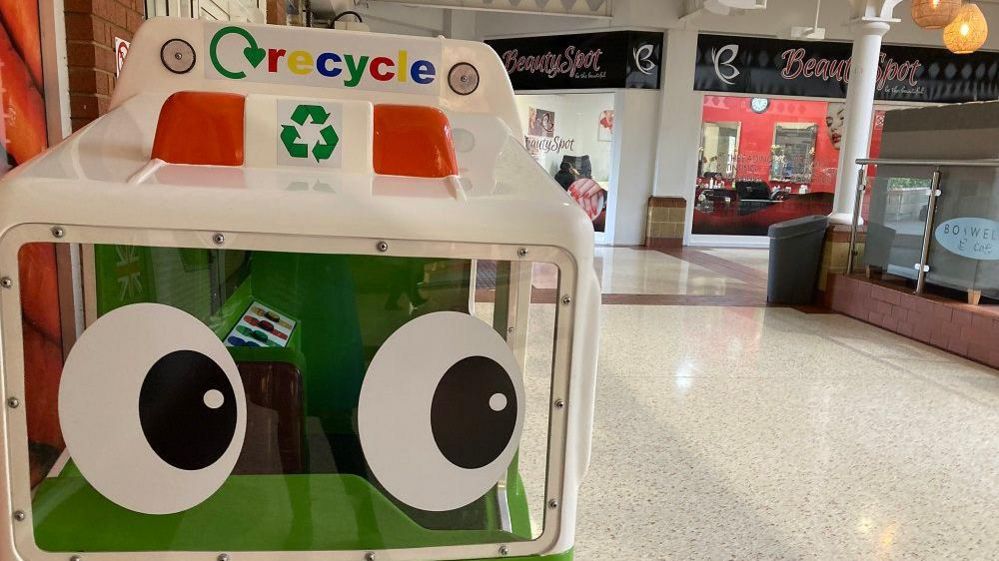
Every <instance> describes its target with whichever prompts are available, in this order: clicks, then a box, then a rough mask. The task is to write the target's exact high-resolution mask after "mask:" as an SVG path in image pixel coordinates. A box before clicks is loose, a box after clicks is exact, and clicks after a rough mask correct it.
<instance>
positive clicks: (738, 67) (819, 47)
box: [694, 35, 999, 103]
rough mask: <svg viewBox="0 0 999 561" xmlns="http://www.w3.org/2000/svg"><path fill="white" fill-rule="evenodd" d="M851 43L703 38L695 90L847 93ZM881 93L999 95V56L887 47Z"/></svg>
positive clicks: (959, 98) (928, 97)
mask: <svg viewBox="0 0 999 561" xmlns="http://www.w3.org/2000/svg"><path fill="white" fill-rule="evenodd" d="M851 54H852V45H851V44H849V43H836V42H823V43H813V42H803V41H784V40H780V39H761V38H754V37H732V36H727V35H700V36H699V37H698V40H697V66H696V69H695V74H694V89H695V90H701V91H710V92H733V93H746V94H757V95H789V96H805V97H833V98H842V97H846V88H847V85H848V84H849V81H850V65H851V60H850V57H851ZM875 98H876V99H879V100H886V101H917V102H920V101H921V102H936V103H958V102H965V101H985V100H995V99H999V53H991V52H977V53H972V54H970V55H955V54H953V53H951V52H950V51H947V50H946V49H932V48H927V47H905V46H897V45H885V46H883V47H882V49H881V62H880V65H879V67H878V77H877V90H876V93H875Z"/></svg>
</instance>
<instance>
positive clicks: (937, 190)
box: [846, 158, 999, 294]
mask: <svg viewBox="0 0 999 561" xmlns="http://www.w3.org/2000/svg"><path fill="white" fill-rule="evenodd" d="M857 165H859V166H860V169H859V170H858V174H857V196H856V198H855V200H854V202H853V222H852V224H850V253H849V255H848V257H847V263H846V273H847V274H848V275H852V274H853V266H854V260H855V258H856V256H857V229H858V227H859V222H860V215H861V205H863V204H864V192H865V191H866V190H867V168H868V166H926V167H930V168H933V173H932V175H931V178H930V198H929V205H928V207H927V210H926V224H925V226H924V228H925V229H924V230H923V247H922V248H921V251H920V259H919V263H915V264H914V265H913V266H914V267H915V268H916V270H917V272H918V275H917V277H916V294H922V293H923V289H924V288H925V286H926V273H928V272H929V270H930V268H929V265H928V260H929V254H930V242H931V241H932V238H933V226H934V222H935V220H936V208H937V204H936V203H937V199H938V198H939V197H940V196H942V195H943V191H942V190H941V184H940V177H941V174H940V168H942V167H971V168H999V159H977V160H914V159H902V158H859V159H857Z"/></svg>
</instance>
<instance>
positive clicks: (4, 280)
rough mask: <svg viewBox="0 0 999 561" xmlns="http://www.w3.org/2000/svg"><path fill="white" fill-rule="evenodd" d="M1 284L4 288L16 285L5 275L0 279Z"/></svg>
mask: <svg viewBox="0 0 999 561" xmlns="http://www.w3.org/2000/svg"><path fill="white" fill-rule="evenodd" d="M0 286H2V287H4V288H10V287H12V286H14V281H12V280H10V277H4V278H2V279H0Z"/></svg>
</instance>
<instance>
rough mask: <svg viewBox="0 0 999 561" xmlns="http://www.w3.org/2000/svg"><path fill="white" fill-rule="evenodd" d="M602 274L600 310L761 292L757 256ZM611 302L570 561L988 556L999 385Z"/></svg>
mask: <svg viewBox="0 0 999 561" xmlns="http://www.w3.org/2000/svg"><path fill="white" fill-rule="evenodd" d="M598 257H599V262H598V264H597V266H598V270H599V273H600V276H601V280H602V282H603V289H604V292H605V303H607V301H608V297H609V295H612V294H617V295H624V294H649V293H652V294H658V295H673V296H677V297H678V298H680V300H678V301H680V302H682V301H683V298H690V299H691V302H692V303H704V302H705V300H703V298H715V297H725V296H726V294H727V293H728V292H729V291H732V290H735V291H738V292H739V293H740V294H743V295H751V297H752V298H758V297H759V295H760V294H761V291H762V289H763V287H764V286H765V281H766V253H765V252H763V251H759V250H724V251H715V250H712V251H696V250H693V251H689V252H688V251H686V250H685V251H684V252H676V253H675V254H665V253H659V252H648V251H642V250H636V249H610V248H600V249H599V250H598ZM721 261H727V262H729V263H730V266H726V265H724V263H721ZM697 298H702V299H701V300H697ZM615 302H618V303H616V304H611V305H605V306H604V307H603V309H602V318H601V337H602V340H601V343H600V351H601V352H600V363H599V380H598V392H597V405H596V421H595V428H594V434H593V456H592V457H593V461H592V463H591V466H590V471H589V474H588V475H587V478H586V480H585V482H584V485H583V488H582V490H581V495H580V506H579V513H578V525H577V539H576V542H577V547H576V559H577V561H605V560H612V559H613V560H617V559H622V560H640V559H641V560H645V559H648V560H676V561H697V560H705V561H708V560H710V561H748V560H796V561H797V560H830V561H831V560H844V561H845V560H851V561H852V560H879V561H880V560H926V561H936V560H950V559H953V560H983V561H984V560H996V559H999V372H997V371H995V370H992V369H989V368H987V367H984V366H980V365H977V364H974V363H971V362H968V361H966V360H963V359H960V358H957V357H955V356H953V355H949V354H947V353H944V352H942V351H938V350H936V349H933V348H930V347H927V346H924V345H921V344H919V343H915V342H913V341H910V340H908V339H904V338H902V337H899V336H896V335H893V334H890V333H888V332H885V331H882V330H880V329H877V328H874V327H872V326H869V325H866V324H864V323H861V322H858V321H855V320H852V319H850V318H847V317H844V316H840V315H833V314H806V313H803V312H800V311H797V310H794V309H790V308H768V307H765V306H764V305H763V303H762V301H757V303H756V304H755V305H754V304H753V301H752V300H750V301H746V302H741V303H740V304H739V305H738V306H727V305H724V301H719V302H711V301H710V300H709V301H707V302H708V304H709V305H655V304H651V305H632V304H628V303H627V299H622V298H618V299H617V300H615ZM552 309H553V306H552V305H550V304H535V305H533V306H532V316H533V317H532V329H536V330H539V329H540V330H543V329H548V328H549V327H547V326H550V318H551V315H552V313H553V312H552ZM540 339H541V340H543V339H544V338H543V337H541V338H540ZM548 341H549V343H548V344H549V345H550V341H551V339H548ZM530 352H532V353H533V352H539V353H540V352H541V348H540V347H539V348H538V349H531V350H530ZM528 370H529V372H528V389H529V393H530V389H531V386H532V385H533V384H543V383H545V382H544V380H543V376H542V377H532V376H531V373H530V371H531V370H533V369H532V368H530V367H529V369H528ZM525 434H526V433H525ZM527 452H528V451H526V450H525V455H529V454H527ZM541 467H543V466H533V467H532V466H529V465H525V466H523V468H524V469H525V471H526V473H525V477H528V478H531V477H537V475H536V474H533V471H534V470H537V469H541Z"/></svg>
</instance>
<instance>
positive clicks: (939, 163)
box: [857, 158, 999, 168]
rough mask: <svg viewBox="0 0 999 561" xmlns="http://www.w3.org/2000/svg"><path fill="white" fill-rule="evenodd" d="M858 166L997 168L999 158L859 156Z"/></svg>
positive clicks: (998, 166)
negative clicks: (912, 158)
mask: <svg viewBox="0 0 999 561" xmlns="http://www.w3.org/2000/svg"><path fill="white" fill-rule="evenodd" d="M857 165H860V166H929V167H949V168H959V167H965V168H999V159H995V160H993V159H987V160H908V159H899V158H883V159H882V158H860V159H858V160H857Z"/></svg>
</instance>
